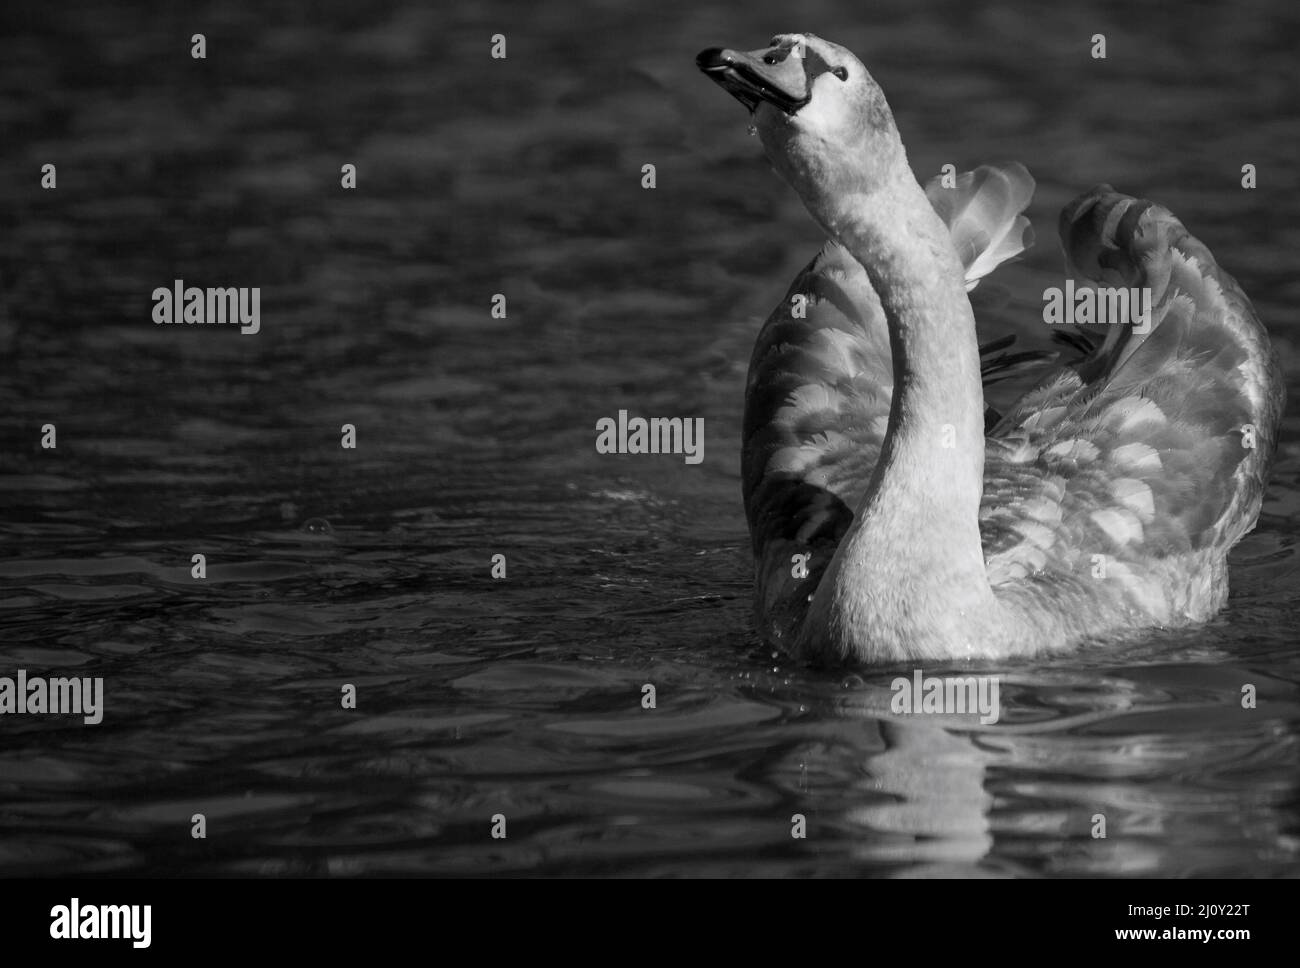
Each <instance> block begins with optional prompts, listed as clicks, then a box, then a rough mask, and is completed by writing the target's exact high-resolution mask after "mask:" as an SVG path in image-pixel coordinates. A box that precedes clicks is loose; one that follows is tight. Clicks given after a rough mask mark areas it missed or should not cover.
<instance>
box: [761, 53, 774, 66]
mask: <svg viewBox="0 0 1300 968" xmlns="http://www.w3.org/2000/svg"><path fill="white" fill-rule="evenodd" d="M763 63H764V64H775V63H776V55H775V54H764V55H763Z"/></svg>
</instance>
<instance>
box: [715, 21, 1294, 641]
mask: <svg viewBox="0 0 1300 968" xmlns="http://www.w3.org/2000/svg"><path fill="white" fill-rule="evenodd" d="M696 63H697V65H698V66H699V67H700V69H701V70H703V71H704V73H705V74H706V75H707V76H708V77H709V78H711V79H712V80H714V81H716V82H718V83H719V84H720V85H721V86H722V87H723V88H724V89H725V90H727V91H728V92H729V93H730V94H732V95H733V96H735V97H736V98H737V99H738V100H740V101H741V103H743V104H744V105H745V106H746V107H748V108H749V109H750V111H751V112H752V118H751V121H752V125H751V133H752V132H753V131H754V130H755V129H756V130H757V134H758V136H759V138H760V140H761V142H762V145H763V149H764V152H765V154H766V156H767V158H768V160H769V162H770V163H771V164H772V166H773V167H774V168H775V169H776V171H777V173H778V174H779V175H780V176H781V177H782V179H783V180H784V181H786V182H787V183H788V184H789V185H790V186H791V187H792V188H793V189H794V190H795V191H796V192H797V193H798V194H799V196H800V197H801V199H802V200H803V202H804V205H805V207H806V208H807V209H808V211H809V213H810V214H811V215H812V216H813V218H814V219H815V220H816V221H817V223H818V224H819V225H820V226H821V228H822V229H823V230H824V231H825V233H826V236H827V238H828V241H827V244H826V246H825V247H824V248H823V249H822V250H821V252H820V253H818V255H817V256H816V258H814V259H813V261H812V262H811V263H810V264H809V265H808V266H807V268H805V270H804V271H803V272H802V273H801V274H800V275H799V276H798V278H796V279H795V281H794V283H793V285H792V286H791V287H790V290H789V292H788V293H787V294H786V298H785V299H784V300H783V301H782V302H781V303H780V304H779V305H778V306H777V308H776V309H775V310H774V311H773V313H772V315H771V317H770V318H769V319H768V320H767V322H766V324H765V325H764V327H763V328H762V330H761V332H760V334H759V337H758V340H757V343H756V345H755V348H754V352H753V356H752V358H751V361H750V367H749V375H748V381H747V387H746V399H745V417H744V428H743V448H742V478H743V494H744V501H745V511H746V517H747V520H748V524H749V529H750V535H751V539H752V544H753V551H754V559H755V575H756V582H755V584H756V591H755V607H756V614H757V620H758V623H759V630H760V633H761V634H762V635H763V636H764V637H765V639H767V640H768V641H770V642H772V643H773V644H777V645H780V646H782V647H784V648H786V649H787V651H789V652H791V653H793V654H794V655H796V656H797V657H801V658H805V659H811V660H818V661H822V662H825V663H844V662H851V663H895V662H911V661H917V660H921V659H927V660H963V659H1002V658H1008V657H1016V656H1028V655H1034V654H1038V653H1045V652H1060V651H1064V650H1068V649H1071V648H1075V647H1078V646H1079V645H1081V644H1082V643H1084V642H1085V641H1088V642H1115V641H1121V640H1124V639H1127V638H1130V637H1132V636H1133V635H1135V634H1141V633H1142V632H1143V631H1144V630H1150V629H1155V628H1162V627H1163V628H1173V627H1178V626H1184V625H1189V624H1193V623H1199V622H1204V621H1205V620H1207V619H1209V618H1210V617H1211V616H1213V615H1214V614H1215V613H1216V612H1217V611H1218V610H1219V609H1220V608H1222V606H1223V605H1224V603H1225V601H1226V599H1227V594H1228V574H1227V562H1226V559H1227V554H1228V551H1229V549H1231V548H1232V546H1233V545H1234V544H1236V543H1237V541H1239V540H1240V539H1241V537H1242V536H1243V535H1244V534H1246V533H1247V532H1248V531H1250V530H1251V528H1253V527H1254V525H1255V521H1256V519H1257V518H1258V516H1259V511H1260V506H1261V503H1262V500H1263V491H1264V487H1265V483H1266V481H1267V478H1268V473H1269V469H1270V466H1271V464H1272V460H1273V455H1274V452H1275V449H1276V432H1277V424H1278V419H1279V415H1280V412H1281V409H1282V405H1283V398H1284V392H1283V386H1282V380H1281V375H1280V372H1279V369H1278V366H1277V364H1276V362H1275V360H1274V359H1273V355H1272V351H1271V348H1270V346H1269V340H1268V336H1267V334H1266V332H1265V331H1264V328H1263V327H1262V326H1261V324H1260V323H1259V320H1258V319H1257V318H1256V316H1255V313H1254V310H1253V308H1252V307H1251V304H1250V302H1249V300H1248V299H1247V298H1246V296H1245V295H1244V294H1243V292H1242V291H1241V289H1240V288H1239V287H1238V285H1237V283H1236V281H1235V280H1234V279H1233V278H1232V277H1231V276H1230V275H1229V274H1228V273H1227V272H1225V271H1224V270H1223V269H1221V268H1220V267H1219V265H1218V263H1217V262H1215V260H1214V258H1213V256H1211V254H1210V252H1209V250H1208V249H1207V248H1206V247H1205V246H1204V245H1202V244H1201V243H1200V242H1199V241H1198V240H1197V239H1195V238H1194V237H1193V236H1191V235H1190V234H1189V233H1188V232H1187V230H1186V229H1185V228H1184V227H1183V224H1182V223H1181V222H1180V221H1179V220H1178V219H1177V218H1175V217H1174V215H1173V214H1172V213H1170V212H1169V211H1168V210H1167V209H1165V208H1163V207H1162V206H1160V205H1157V204H1154V203H1152V202H1149V201H1146V200H1143V199H1136V198H1131V197H1129V196H1127V195H1123V194H1121V193H1119V192H1116V191H1115V190H1113V189H1112V188H1111V187H1110V186H1109V185H1099V186H1097V187H1096V188H1093V189H1092V190H1091V191H1089V192H1087V193H1085V194H1083V195H1081V196H1079V197H1078V198H1077V199H1075V200H1074V201H1073V202H1072V203H1070V204H1069V205H1068V206H1067V207H1066V208H1065V209H1064V211H1063V212H1062V213H1061V216H1060V235H1061V242H1062V245H1063V248H1064V250H1065V253H1066V257H1067V268H1068V269H1069V270H1070V271H1071V272H1072V273H1073V275H1074V276H1075V277H1077V278H1078V279H1080V280H1081V282H1080V285H1085V284H1086V285H1091V286H1110V287H1127V288H1130V289H1142V288H1149V289H1150V299H1151V311H1150V314H1149V317H1148V318H1147V319H1146V320H1145V322H1144V324H1143V325H1117V326H1110V327H1109V328H1108V330H1107V332H1106V335H1105V337H1104V339H1093V338H1089V337H1080V336H1078V335H1074V336H1073V337H1072V338H1071V339H1070V340H1069V341H1070V342H1074V343H1076V344H1078V346H1079V348H1081V349H1084V350H1086V355H1083V356H1082V358H1081V359H1077V360H1074V361H1071V362H1061V361H1055V362H1056V363H1057V365H1053V366H1052V367H1050V368H1046V367H1045V368H1044V369H1046V370H1047V372H1046V374H1045V375H1044V376H1043V377H1042V379H1041V380H1040V382H1038V383H1037V385H1036V386H1035V387H1034V388H1033V389H1031V390H1030V391H1029V392H1028V393H1026V394H1025V395H1024V396H1022V397H1021V398H1020V399H1019V400H1018V401H1017V402H1015V404H1014V405H1013V406H1011V407H1010V408H1009V409H1008V410H1007V411H1006V412H1005V413H1002V414H989V413H986V410H985V407H984V398H983V385H982V377H981V350H980V347H979V346H978V344H977V342H976V333H975V319H974V315H973V312H972V309H971V303H970V298H969V297H968V295H967V293H968V290H969V288H970V287H972V286H973V285H975V283H976V282H978V280H979V279H980V278H981V277H982V276H984V275H986V274H987V273H988V272H989V271H991V270H992V269H993V268H994V267H995V266H996V265H997V264H998V263H1000V262H1003V261H1005V260H1006V259H1008V258H1011V257H1013V256H1015V255H1017V254H1018V253H1019V252H1020V251H1022V250H1023V249H1024V247H1025V245H1027V244H1028V241H1029V234H1028V221H1027V219H1026V218H1025V217H1024V216H1023V215H1021V214H1020V213H1021V212H1022V211H1023V210H1024V208H1025V207H1026V206H1027V205H1028V203H1029V198H1030V196H1031V194H1032V192H1033V188H1034V183H1033V179H1032V178H1031V177H1030V176H1029V173H1028V172H1027V171H1026V170H1025V169H1024V168H1023V167H1022V166H1019V165H1006V166H986V167H984V168H981V169H978V170H977V171H975V172H972V173H968V174H966V175H964V176H962V178H961V179H958V180H957V183H956V187H955V188H954V187H951V186H950V187H947V188H945V187H943V186H942V185H941V184H939V183H937V182H932V183H931V185H930V186H929V187H928V189H923V188H922V187H921V186H920V184H919V183H918V182H917V180H916V179H915V177H914V176H913V174H912V171H911V168H910V167H909V165H908V161H907V155H906V153H905V152H904V149H903V144H902V141H901V139H900V137H899V133H898V130H897V128H896V127H895V124H894V119H893V115H892V113H891V111H890V109H889V105H888V104H887V102H886V100H885V97H884V94H883V92H882V91H881V89H880V87H879V86H878V85H877V84H876V82H875V81H874V80H873V79H872V77H871V75H870V74H868V72H867V70H866V68H864V67H863V65H862V63H861V62H860V61H859V60H858V58H857V57H855V56H854V55H853V54H852V53H850V52H849V51H848V50H846V49H845V48H843V47H841V46H839V45H837V44H833V43H830V42H828V41H826V40H823V39H821V38H819V37H816V36H814V35H813V34H798V33H795V34H781V35H778V36H777V37H775V38H773V40H772V42H771V43H770V44H769V46H768V47H766V48H763V49H760V50H756V51H751V52H741V51H735V50H729V49H722V48H710V49H708V50H705V51H703V52H701V53H700V54H699V55H698V57H697V58H696ZM800 296H802V297H803V299H802V300H800V299H798V298H797V297H800ZM796 304H800V305H802V307H803V311H802V312H800V313H796V312H794V311H793V307H794V306H795V305H796ZM1130 321H1131V322H1134V323H1136V322H1138V320H1137V319H1132V320H1130ZM1081 332H1082V331H1081V330H1078V331H1072V333H1076V334H1077V333H1081ZM994 369H996V367H994ZM986 370H987V368H986Z"/></svg>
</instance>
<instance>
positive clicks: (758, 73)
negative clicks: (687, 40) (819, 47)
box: [695, 46, 809, 114]
mask: <svg viewBox="0 0 1300 968" xmlns="http://www.w3.org/2000/svg"><path fill="white" fill-rule="evenodd" d="M695 63H696V64H697V65H699V68H700V70H702V71H704V73H705V74H707V75H709V77H711V78H713V80H715V81H717V82H718V84H720V85H721V86H722V88H723V90H725V91H728V92H730V94H731V95H732V97H734V98H735V99H736V100H737V101H739V102H740V103H741V104H743V105H745V107H747V108H749V110H750V111H753V110H754V109H755V108H757V107H758V103H759V102H760V101H766V102H767V103H768V104H771V105H772V106H773V107H776V108H780V109H781V110H782V111H784V112H785V113H786V114H794V113H795V112H796V111H798V110H799V109H800V108H801V107H803V106H804V105H805V104H807V103H808V98H809V94H808V78H807V76H806V75H805V74H804V68H803V61H802V60H800V58H799V57H798V56H797V55H792V48H791V47H789V46H780V47H767V48H764V49H762V50H754V51H742V50H727V49H726V48H723V47H710V48H709V49H708V50H702V51H700V53H699V54H698V55H697V56H696V58H695Z"/></svg>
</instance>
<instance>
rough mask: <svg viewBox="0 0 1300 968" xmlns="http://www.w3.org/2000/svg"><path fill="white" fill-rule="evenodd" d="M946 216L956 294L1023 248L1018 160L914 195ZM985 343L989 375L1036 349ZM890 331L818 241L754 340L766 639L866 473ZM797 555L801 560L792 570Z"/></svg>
mask: <svg viewBox="0 0 1300 968" xmlns="http://www.w3.org/2000/svg"><path fill="white" fill-rule="evenodd" d="M926 191H927V194H928V195H929V196H930V198H931V201H932V203H933V204H934V205H935V208H936V210H937V211H938V212H939V213H940V215H942V216H943V217H944V218H945V220H946V221H948V223H949V225H950V227H951V229H952V232H953V241H954V245H956V246H957V249H958V251H959V253H960V254H961V255H962V261H963V264H964V265H965V266H966V270H967V272H966V274H967V280H968V288H971V287H973V286H974V285H975V283H976V282H977V281H978V279H979V278H980V277H981V276H983V275H985V274H986V273H987V272H989V271H990V270H991V269H992V268H993V267H994V265H996V264H997V263H999V262H1001V261H1005V260H1006V259H1008V258H1011V257H1012V256H1014V255H1017V254H1019V253H1020V252H1021V251H1022V250H1023V249H1024V247H1025V246H1026V245H1027V244H1029V239H1028V237H1027V233H1028V222H1027V221H1026V220H1025V219H1024V217H1023V216H1022V215H1020V212H1021V210H1022V209H1023V208H1024V207H1025V205H1027V204H1028V202H1029V197H1030V195H1031V194H1032V193H1033V179H1032V178H1030V177H1029V173H1028V172H1027V171H1025V169H1024V168H1023V167H1021V166H1019V165H1013V166H1008V167H1006V168H993V167H991V166H988V167H984V168H981V169H978V170H977V171H975V172H968V173H965V174H962V175H959V176H957V177H956V180H955V186H954V187H951V188H944V187H942V182H941V179H939V178H936V179H934V180H933V181H932V182H931V183H930V185H929V186H928V187H927V189H926ZM1006 346H1007V341H1006V340H1002V341H997V342H996V343H993V344H990V345H989V346H988V347H987V348H986V349H987V356H988V359H987V363H986V372H987V374H988V378H989V380H990V381H992V380H994V379H1000V378H1002V377H1004V376H1006V375H1007V374H1008V373H1009V372H1013V371H1015V370H1016V369H1018V368H1020V367H1023V366H1025V365H1028V364H1034V363H1039V364H1041V362H1042V360H1043V356H1042V355H1041V354H1015V355H1012V354H1009V353H1006V352H1005V349H1006ZM893 383H894V377H893V360H892V357H891V355H890V348H889V330H888V327H887V325H886V323H885V316H884V311H883V309H882V308H881V305H880V299H879V298H878V296H877V295H876V293H875V290H874V289H873V288H872V286H871V282H870V280H869V279H868V278H867V274H866V271H865V270H864V269H863V268H862V266H861V265H860V264H859V263H858V262H857V260H855V259H854V258H853V257H852V256H851V255H849V253H848V252H847V251H846V250H845V249H844V248H843V247H841V246H839V245H837V244H834V243H828V244H827V245H826V246H825V247H823V249H822V250H821V252H819V253H818V254H817V257H816V258H815V259H813V261H812V262H811V263H809V264H808V266H807V267H806V268H805V269H804V270H803V272H801V273H800V274H799V276H798V277H797V278H796V279H795V280H794V282H793V283H792V284H791V286H790V289H789V291H788V292H787V293H786V296H785V298H784V299H783V300H782V301H781V303H780V304H779V305H777V307H776V308H775V309H774V310H773V311H772V314H771V315H770V316H769V318H768V320H767V322H766V323H765V324H764V326H763V329H762V331H761V332H760V334H759V337H758V341H757V343H756V345H755V347H754V353H753V356H752V358H751V360H750V366H749V379H748V385H747V387H746V397H745V423H744V437H743V439H744V443H743V451H742V475H743V485H744V499H745V510H746V515H747V517H748V519H749V528H750V535H751V538H752V539H753V546H754V553H755V557H756V569H757V579H758V586H759V593H758V596H757V605H758V610H759V612H760V615H762V616H765V617H766V620H767V624H768V628H767V629H765V630H764V632H765V634H769V635H771V634H773V632H775V633H777V634H778V635H779V634H780V633H781V632H782V631H783V630H784V629H786V628H788V626H789V624H790V623H791V622H793V621H794V619H795V618H796V617H797V616H798V615H799V614H802V611H803V609H802V608H799V607H797V606H795V604H794V603H795V602H796V601H797V596H800V595H803V596H806V595H808V594H810V593H811V591H812V590H813V589H814V588H816V582H817V580H818V578H819V577H820V575H821V572H822V570H823V569H824V568H825V566H826V565H827V564H828V563H829V561H830V559H831V556H832V555H833V553H834V550H835V547H836V546H837V545H838V544H839V541H840V538H841V537H842V536H843V534H844V532H845V531H846V530H847V529H848V527H849V524H850V523H851V522H852V520H853V511H854V509H855V508H856V507H857V506H858V505H859V504H860V503H861V500H862V497H863V495H864V493H865V491H866V487H867V483H868V481H869V480H870V479H871V474H872V471H873V470H874V468H875V465H876V460H877V457H878V456H879V454H880V447H881V444H882V443H883V442H884V438H885V430H886V428H887V426H888V423H889V409H890V403H891V400H892V395H893ZM795 555H808V556H809V557H808V559H807V560H806V562H805V564H804V565H803V566H802V567H803V568H804V569H806V571H807V574H806V576H803V577H800V566H799V565H798V563H796V562H795V561H794V560H793V559H794V556H795Z"/></svg>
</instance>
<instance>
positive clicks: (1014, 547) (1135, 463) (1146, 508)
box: [980, 185, 1283, 617]
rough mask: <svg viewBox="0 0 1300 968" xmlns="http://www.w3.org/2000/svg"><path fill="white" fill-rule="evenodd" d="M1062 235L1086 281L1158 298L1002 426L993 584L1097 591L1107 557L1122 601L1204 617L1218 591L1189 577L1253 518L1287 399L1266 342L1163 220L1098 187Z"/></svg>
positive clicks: (991, 460) (994, 461)
mask: <svg viewBox="0 0 1300 968" xmlns="http://www.w3.org/2000/svg"><path fill="white" fill-rule="evenodd" d="M1060 224H1061V239H1062V243H1063V245H1064V247H1065V251H1066V254H1067V259H1068V261H1069V263H1070V266H1071V268H1072V271H1073V272H1074V273H1075V274H1076V276H1080V277H1082V278H1085V279H1089V280H1092V281H1093V282H1095V283H1097V284H1099V285H1104V286H1112V287H1124V288H1141V287H1150V289H1151V306H1152V309H1151V320H1150V323H1151V325H1150V329H1149V332H1146V333H1145V334H1144V333H1142V332H1141V329H1142V328H1143V327H1138V326H1134V325H1112V326H1110V327H1109V331H1108V333H1107V335H1106V337H1105V339H1104V341H1101V342H1100V343H1099V345H1095V346H1094V348H1093V349H1092V352H1091V353H1090V354H1089V355H1088V356H1087V357H1085V358H1084V359H1083V360H1082V361H1080V362H1078V363H1075V364H1072V365H1070V366H1068V367H1065V368H1063V369H1061V370H1059V371H1058V372H1056V373H1055V374H1053V375H1052V376H1051V377H1050V378H1049V379H1048V380H1047V381H1045V382H1044V383H1042V384H1041V385H1040V386H1039V387H1038V388H1036V389H1034V390H1032V391H1030V392H1029V393H1028V394H1026V395H1025V396H1024V397H1023V398H1021V400H1020V401H1018V402H1017V404H1016V405H1015V406H1014V407H1013V408H1011V409H1010V410H1009V411H1008V413H1007V415H1006V417H1004V418H1003V420H1002V421H1001V422H1000V423H999V424H998V426H997V427H995V428H994V430H993V432H992V434H991V435H990V438H989V441H988V446H987V450H986V470H985V486H984V500H983V504H982V507H981V513H980V530H981V533H982V536H983V540H984V551H985V558H986V561H987V565H988V570H989V578H990V582H991V583H992V584H993V585H994V586H995V587H997V586H998V585H1000V584H1004V583H1007V582H1014V581H1021V580H1024V579H1026V578H1033V577H1035V576H1036V577H1037V578H1038V579H1040V580H1041V581H1043V582H1055V583H1058V584H1059V583H1061V582H1066V583H1068V582H1087V581H1090V580H1095V578H1096V572H1095V568H1096V566H1097V564H1098V563H1099V559H1097V558H1094V556H1096V555H1099V556H1102V558H1101V559H1100V563H1101V564H1102V566H1103V574H1104V575H1105V577H1107V578H1115V579H1118V581H1117V583H1116V584H1114V585H1112V586H1109V587H1110V588H1112V589H1114V591H1115V595H1116V598H1117V600H1122V601H1123V602H1125V604H1126V605H1127V606H1130V607H1138V608H1141V609H1143V610H1145V611H1147V612H1149V613H1150V612H1155V613H1158V614H1164V615H1168V616H1171V617H1173V616H1177V615H1186V616H1189V617H1195V616H1193V615H1192V613H1193V612H1196V611H1197V609H1198V608H1199V607H1201V606H1199V605H1198V604H1197V603H1198V602H1202V603H1203V602H1204V596H1206V595H1210V594H1211V593H1210V592H1208V591H1206V589H1204V588H1200V589H1198V588H1197V582H1195V581H1189V580H1188V579H1189V578H1192V577H1193V576H1192V575H1190V574H1189V570H1194V569H1198V568H1205V569H1207V570H1213V569H1217V568H1220V567H1221V563H1220V560H1221V558H1222V555H1223V554H1224V553H1226V551H1227V549H1228V548H1230V547H1231V546H1232V545H1233V544H1234V543H1236V541H1237V540H1239V539H1240V538H1241V536H1242V535H1243V534H1245V533H1246V532H1247V531H1249V530H1250V529H1251V528H1252V527H1253V526H1254V523H1255V519H1256V518H1257V516H1258V514H1259V508H1260V504H1261V501H1262V494H1263V488H1264V483H1265V480H1266V479H1267V476H1268V470H1269V467H1270V464H1271V462H1272V457H1273V453H1274V450H1275V446H1276V430H1277V421H1278V416H1279V414H1280V412H1281V409H1282V401H1283V388H1282V381H1281V378H1280V374H1279V372H1278V370H1277V367H1276V364H1275V363H1274V361H1273V358H1272V354H1271V352H1270V348H1269V342H1268V336H1267V334H1266V333H1265V331H1264V329H1263V327H1262V326H1261V325H1260V323H1259V320H1258V319H1257V318H1256V316H1255V313H1254V310H1253V308H1252V307H1251V305H1250V302H1249V300H1248V299H1247V298H1246V296H1245V295H1244V294H1243V293H1242V291H1241V289H1240V288H1239V287H1238V285H1237V283H1236V281H1235V280H1234V279H1233V278H1232V276H1230V275H1229V274H1228V273H1227V272H1225V271H1224V270H1223V269H1221V268H1220V267H1219V265H1218V264H1217V263H1216V262H1215V260H1214V258H1213V256H1211V254H1210V252H1209V250H1208V249H1206V247H1205V246H1204V245H1202V244H1201V243H1200V242H1199V241H1197V240H1196V239H1195V238H1193V237H1192V236H1191V235H1189V234H1188V232H1187V230H1186V229H1185V228H1184V227H1183V225H1182V223H1181V222H1179V221H1178V219H1176V218H1175V217H1174V216H1173V215H1172V214H1171V213H1170V212H1169V211H1168V210H1167V209H1165V208H1162V207H1161V206H1159V205H1155V204H1153V203H1151V202H1147V201H1143V200H1138V199H1133V198H1130V197H1128V196H1126V195H1121V194H1119V193H1117V192H1115V191H1113V190H1112V189H1111V188H1110V187H1109V186H1107V185H1102V186H1099V187H1098V188H1095V189H1093V190H1092V191H1091V192H1089V193H1087V194H1086V195H1083V196H1081V197H1080V198H1078V199H1076V200H1075V201H1074V202H1073V203H1072V204H1071V205H1070V206H1069V207H1067V208H1066V209H1065V211H1064V212H1062V214H1061V223H1060ZM1198 577H1201V578H1203V579H1204V580H1205V581H1206V582H1208V583H1217V582H1219V581H1220V576H1218V575H1210V574H1205V575H1201V576H1198ZM1175 578H1176V580H1173V579H1175ZM1032 584H1033V583H1031V585H1032ZM1219 591H1220V592H1221V589H1219ZM1216 593H1217V592H1216ZM1055 594H1058V595H1059V594H1060V588H1057V589H1056V592H1055ZM1198 596H1201V597H1198ZM1211 597H1212V596H1211Z"/></svg>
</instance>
